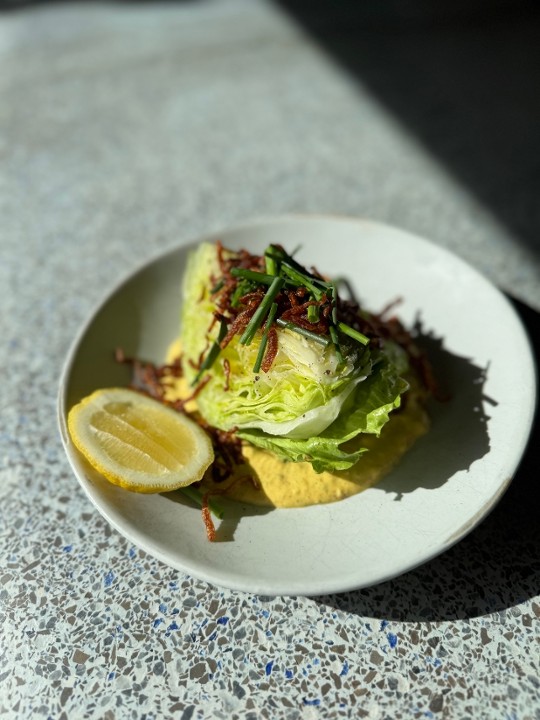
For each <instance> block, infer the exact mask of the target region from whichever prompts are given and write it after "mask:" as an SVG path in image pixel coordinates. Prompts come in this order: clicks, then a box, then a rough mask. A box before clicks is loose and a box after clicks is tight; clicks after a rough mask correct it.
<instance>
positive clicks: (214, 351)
mask: <svg viewBox="0 0 540 720" xmlns="http://www.w3.org/2000/svg"><path fill="white" fill-rule="evenodd" d="M226 334H227V321H226V320H221V322H220V326H219V332H218V336H217V339H216V340H214V343H213V345H212V347H211V348H210V350H209V351H208V354H207V356H206V357H205V358H204V360H203V362H202V364H201V367H200V368H199V372H198V373H197V374H196V375H195V379H194V380H193V382H192V383H191V386H192V387H193V385H196V384H197V383H198V382H199V380H200V379H201V375H202V374H203V372H204V371H205V370H209V369H210V368H211V367H212V365H213V364H214V363H215V361H216V358H217V356H218V355H219V353H220V352H221V346H220V343H221V341H222V340H223V338H224V337H225V335H226Z"/></svg>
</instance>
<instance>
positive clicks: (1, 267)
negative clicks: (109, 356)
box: [0, 0, 540, 720]
mask: <svg viewBox="0 0 540 720" xmlns="http://www.w3.org/2000/svg"><path fill="white" fill-rule="evenodd" d="M496 4H497V3H496ZM3 5H4V7H3V11H2V12H1V14H0V82H1V84H2V88H1V98H0V253H1V256H0V259H1V262H0V294H1V318H2V320H1V323H2V324H1V329H2V340H1V346H0V352H1V360H0V362H1V367H2V376H3V381H2V387H1V391H0V392H1V414H2V420H1V426H0V480H1V482H0V496H1V504H0V533H1V543H0V557H1V560H0V563H1V567H0V576H1V590H0V593H1V594H0V602H1V605H0V609H1V617H2V637H1V640H0V652H1V655H2V661H1V664H0V712H1V713H2V717H6V718H55V719H56V718H58V719H60V718H106V719H107V720H112V719H113V718H118V719H123V718H141V719H142V718H145V719H146V720H150V719H151V718H152V719H153V720H155V719H156V718H170V717H174V718H181V719H182V720H189V719H190V718H192V719H195V718H238V719H242V720H244V719H245V720H255V719H256V718H287V720H296V719H300V718H301V719H308V718H309V719H310V720H311V719H314V718H338V717H340V718H341V717H368V718H372V719H376V718H393V719H395V718H438V717H441V718H443V717H444V718H459V719H460V720H463V719H464V718H505V720H506V719H510V718H511V719H512V720H532V718H540V683H539V669H540V663H539V643H538V640H539V632H538V620H539V618H540V599H539V597H538V593H539V585H540V564H539V559H538V548H539V540H540V537H539V523H538V498H539V491H538V484H537V477H538V466H537V460H538V455H537V454H536V457H535V454H534V450H533V449H530V450H529V451H528V453H527V455H526V457H525V459H524V461H523V463H522V465H521V468H520V470H519V472H518V473H517V475H516V477H515V480H514V482H513V484H512V486H511V488H510V490H509V491H508V492H507V494H506V495H505V497H504V498H503V500H502V501H501V502H500V504H499V505H498V507H497V508H496V509H495V511H494V512H493V513H492V514H491V516H490V517H489V518H488V519H487V520H486V521H485V522H484V523H483V524H482V525H481V526H480V527H479V528H478V529H476V530H475V531H474V532H473V533H472V534H471V535H469V536H468V537H467V538H466V539H465V540H464V541H462V542H461V543H460V544H459V545H457V546H456V547H454V548H453V549H452V550H451V551H449V552H447V553H446V554H445V555H443V556H442V557H439V558H438V559H436V560H433V561H432V562H430V563H429V564H427V565H425V566H423V567H420V568H419V569H417V570H415V571H413V572H410V573H408V574H406V575H404V576H402V577H400V578H397V579H395V580H393V581H390V582H387V583H385V584H383V585H380V586H377V587H373V588H368V589H365V590H362V591H358V592H350V593H346V594H342V595H335V596H327V597H316V598H309V599H308V598H303V597H292V598H291V597H287V598H285V597H277V598H271V597H259V596H251V595H247V594H242V593H238V592H231V591H225V590H222V589H219V588H216V587H212V586H209V585H208V584H206V583H204V582H202V581H198V580H196V579H193V578H191V577H188V576H186V575H183V574H181V573H179V572H178V571H175V570H172V569H170V568H168V567H167V566H165V565H162V564H161V563H160V562H158V561H157V560H155V559H153V558H152V557H150V556H148V555H146V554H144V553H142V552H141V551H139V550H137V549H136V548H135V547H133V546H132V545H131V544H130V543H129V542H127V541H126V540H124V539H123V537H121V536H120V535H119V534H117V533H116V532H115V531H114V530H112V529H111V528H110V527H109V525H108V524H107V522H106V521H105V520H104V519H103V518H102V517H101V516H100V515H99V514H98V512H97V511H96V510H95V509H94V508H93V506H92V505H91V504H90V502H89V501H88V499H87V498H86V496H85V495H84V494H83V492H82V490H81V489H80V488H79V486H78V484H77V482H76V480H75V477H74V475H73V473H72V471H71V469H70V467H69V465H68V462H67V460H66V458H65V456H64V454H63V450H62V447H61V444H60V439H59V434H58V431H57V427H56V417H55V403H56V393H57V385H58V378H59V375H60V371H61V367H62V363H63V360H64V357H65V355H66V353H67V350H68V347H69V345H70V343H71V342H72V340H73V338H74V336H75V334H76V332H77V330H78V328H79V326H80V325H81V323H82V322H83V321H84V320H85V319H86V318H87V316H88V315H89V313H90V312H91V309H92V308H93V307H94V305H95V304H96V303H97V302H98V301H99V300H100V299H101V298H102V296H103V293H104V292H105V291H106V290H108V289H109V288H112V287H113V285H114V284H115V283H116V282H117V280H118V279H119V278H120V277H122V276H124V275H125V274H126V273H127V272H128V271H130V270H131V269H133V268H134V267H136V266H138V265H139V264H140V263H141V262H143V261H144V260H146V259H147V258H150V257H153V256H155V255H156V254H157V253H158V252H160V251H162V250H165V249H167V248H170V247H172V246H174V245H176V244H178V243H181V242H185V241H187V240H188V239H191V238H193V237H196V236H197V235H199V234H203V233H207V232H210V231H214V230H216V229H219V228H223V227H226V226H229V225H231V224H234V223H236V222H238V221H243V220H246V219H248V218H251V217H254V216H258V215H269V214H277V213H282V212H290V211H300V212H317V213H321V212H322V213H335V214H346V215H352V216H368V217H372V218H375V219H377V220H382V221H384V222H387V223H390V224H394V225H398V226H401V227H404V228H406V229H408V230H410V231H413V232H416V233H417V234H420V235H424V236H427V237H429V238H430V239H432V240H433V241H435V242H437V243H439V244H440V245H442V246H445V247H448V248H450V249H452V250H453V251H454V252H456V253H457V254H459V255H461V256H462V257H464V258H465V259H466V260H467V261H468V262H470V263H471V264H472V265H474V266H475V267H477V268H478V269H479V270H480V271H481V272H483V273H484V274H485V275H487V276H488V277H489V278H490V279H491V280H492V281H493V282H494V283H495V284H497V285H498V286H499V287H500V288H501V289H502V290H504V291H506V292H508V293H510V294H511V295H512V296H513V297H514V298H517V307H518V310H519V311H520V313H521V314H522V317H523V318H524V321H525V322H526V325H527V327H528V329H529V332H530V333H531V335H532V337H533V340H534V341H535V342H538V313H537V310H538V309H539V308H540V284H539V277H540V273H539V263H538V254H537V245H536V244H535V243H536V238H538V236H539V234H540V218H539V215H538V203H537V198H538V190H539V186H538V171H537V168H536V171H535V163H536V162H537V158H538V156H539V148H538V133H537V132H536V133H531V132H530V128H531V126H532V125H531V123H532V124H534V123H533V121H534V122H535V123H536V127H538V102H537V99H535V97H536V98H537V95H538V94H537V93H536V96H534V95H532V94H531V95H530V96H529V95H528V93H527V91H528V87H527V85H526V80H525V79H523V77H522V76H521V75H520V74H519V73H518V72H517V69H518V66H519V63H520V62H521V61H523V60H524V59H525V56H526V55H527V53H529V54H528V60H527V62H528V70H529V76H530V77H531V78H532V77H537V75H536V76H535V74H534V72H533V69H534V67H532V68H531V65H533V66H534V64H535V63H537V61H538V48H537V44H536V46H535V45H534V44H533V43H531V41H530V38H531V37H532V34H531V33H532V30H533V29H534V28H535V27H537V26H536V25H535V22H536V19H537V16H530V17H527V18H525V19H524V20H520V18H519V17H514V18H513V19H512V22H506V21H501V22H500V23H499V24H497V23H491V22H489V23H487V24H488V25H489V27H488V28H487V29H485V28H484V25H483V24H482V22H478V18H477V19H476V22H472V23H468V22H466V20H467V19H466V18H465V22H464V24H463V26H462V25H461V24H460V21H459V18H458V19H457V20H456V18H455V17H451V18H446V21H447V22H446V21H445V22H443V23H442V24H435V26H434V27H431V25H430V22H431V21H432V20H433V19H431V20H430V19H429V18H428V19H427V21H426V22H424V21H423V20H422V19H421V18H419V16H415V15H414V13H413V15H412V16H407V17H405V18H404V19H403V23H400V22H399V18H397V19H396V18H392V17H391V15H390V11H391V6H390V5H388V8H387V9H388V14H385V12H383V11H381V10H380V7H381V6H377V7H379V11H378V12H379V15H377V11H375V10H374V6H373V5H370V4H369V3H368V7H369V8H371V10H372V14H371V15H370V13H369V12H368V13H367V15H366V16H365V17H364V18H363V19H362V18H360V21H359V23H360V24H359V25H357V26H355V27H356V29H357V30H358V29H359V32H360V36H359V37H360V41H357V36H356V35H354V33H353V32H352V30H351V27H352V26H351V25H350V24H349V25H347V22H346V20H344V21H343V22H344V24H341V25H340V24H339V23H337V22H336V24H335V34H334V36H333V38H334V41H335V42H334V46H335V47H337V48H338V51H337V53H334V52H333V51H332V47H331V44H329V45H326V46H325V43H324V37H323V35H324V32H323V31H324V30H325V27H326V29H327V27H328V26H327V24H325V22H324V18H321V17H316V16H315V17H311V18H310V21H312V22H311V24H310V23H307V24H304V23H303V22H302V18H301V17H300V15H299V13H300V11H301V9H302V8H301V6H298V4H296V5H297V6H295V7H294V8H293V9H292V10H291V11H290V8H289V9H288V8H287V7H286V5H287V4H286V3H285V4H282V5H277V4H272V3H270V2H268V3H264V2H258V1H254V0H243V1H242V0H213V1H209V0H201V1H199V2H195V1H194V2H185V3H182V2H179V3H164V4H160V3H148V4H145V3H133V4H131V3H114V4H112V3H111V4H107V3H104V4H101V3H96V4H94V3H84V4H70V3H61V4H50V5H49V4H41V3H37V4H35V5H34V4H31V3H30V4H25V3H11V4H10V3H7V4H3ZM459 5H460V4H459V3H458V7H459ZM480 5H481V3H480ZM497 5H501V6H503V9H504V6H505V3H498V4H497ZM518 5H520V4H518ZM383 6H384V7H386V6H385V5H384V4H383ZM299 8H300V9H299ZM419 8H421V4H419ZM461 20H463V18H461ZM362 22H364V23H367V24H365V25H364V26H363V25H362ZM330 25H331V23H330ZM363 27H364V30H362V28H363ZM366 27H367V30H366V29H365V28H366ZM347 28H348V29H347ZM330 29H332V28H330ZM513 32H514V33H515V36H514V35H512V33H513ZM327 37H330V36H327ZM374 38H375V39H374ZM479 39H480V40H482V43H481V46H482V53H487V57H488V60H486V63H485V64H482V62H479V63H476V62H475V60H478V59H479V58H480V57H481V56H480V51H479V50H478V47H479V46H478V44H477V41H478V40H479ZM355 43H356V44H355ZM354 47H356V48H357V50H358V53H357V55H356V56H355V55H354V53H352V52H351V49H352V48H354ZM454 47H459V52H458V53H456V54H455V55H452V48H454ZM535 47H536V49H535ZM494 48H497V52H496V53H494V52H493V49H494ZM392 49H393V50H394V51H395V54H394V55H392V52H391V50H392ZM343 50H348V53H343V54H342V55H341V56H340V52H341V51H343ZM422 53H424V55H422ZM490 53H491V54H490ZM345 56H347V58H348V60H346V59H345ZM383 56H385V57H386V59H385V60H384V59H383ZM389 56H392V57H393V58H394V59H395V62H394V63H392V62H390V61H389V60H388V57H389ZM355 57H356V59H358V57H361V58H363V61H365V63H366V65H365V70H366V74H365V76H362V73H361V72H357V71H358V70H359V66H358V64H356V65H355V62H354V58H355ZM422 57H424V60H423V61H421V58H422ZM449 57H454V58H460V60H459V62H461V63H462V65H461V66H457V65H456V64H452V63H449V62H448V58H449ZM482 57H484V55H482ZM351 58H352V59H353V61H351ZM494 58H498V60H494ZM491 62H493V63H495V64H494V65H493V67H491V69H490V66H489V63H491ZM497 62H498V63H500V67H499V65H497ZM458 65H459V63H458ZM503 66H504V69H505V71H508V72H509V73H514V77H506V76H505V73H504V72H499V70H500V68H501V67H503ZM452 68H453V69H454V70H455V72H456V75H454V79H455V78H456V77H460V83H459V84H458V85H455V84H454V85H452V83H451V82H449V81H448V80H449V76H448V73H449V72H451V70H452ZM467 68H468V71H467ZM409 71H410V74H408V73H409ZM400 72H401V73H403V77H402V78H401V79H400V76H399V74H397V75H396V73H400ZM441 73H443V75H444V73H446V75H445V76H444V78H441ZM411 76H414V77H417V78H418V82H417V83H415V82H412V81H411ZM366 78H367V79H366ZM441 80H444V82H442V81H441ZM476 81H478V87H477V88H476V89H475V82H476ZM407 83H408V85H407ZM490 83H491V84H490ZM457 87H459V90H457V89H456V88H457ZM482 89H483V90H482ZM503 92H504V93H505V94H504V97H502V95H501V93H503ZM411 93H412V95H411ZM497 93H499V95H497ZM407 97H413V99H414V108H413V110H414V111H411V112H409V113H407V112H406V110H407V109H410V105H407V102H406V99H407ZM510 101H511V102H512V103H513V104H511V105H510V106H509V105H508V103H509V102H510ZM465 106H466V108H467V111H466V112H465V111H464V110H463V108H464V107H465ZM401 111H403V112H401ZM486 113H487V114H489V115H490V117H491V118H492V120H493V122H491V123H488V122H486V123H484V124H483V120H484V119H485V117H486ZM535 113H536V114H535ZM471 128H472V130H471ZM494 128H495V130H494ZM509 138H510V140H511V141H510V140H509ZM473 141H478V142H473ZM534 143H536V145H535V144H534ZM494 150H497V153H494V152H493V151H494ZM535 157H536V160H534V158H535ZM494 158H495V159H494ZM516 158H517V159H518V162H516V161H515V160H516ZM513 159H514V161H513ZM488 160H489V161H488Z"/></svg>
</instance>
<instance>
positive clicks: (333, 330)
mask: <svg viewBox="0 0 540 720" xmlns="http://www.w3.org/2000/svg"><path fill="white" fill-rule="evenodd" d="M330 337H331V338H332V342H333V343H334V347H335V349H336V355H337V357H338V361H339V362H340V363H342V362H343V354H342V352H341V347H340V345H339V338H338V334H337V330H336V328H335V327H334V326H333V325H330Z"/></svg>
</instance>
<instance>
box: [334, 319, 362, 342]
mask: <svg viewBox="0 0 540 720" xmlns="http://www.w3.org/2000/svg"><path fill="white" fill-rule="evenodd" d="M337 326H338V330H340V332H342V333H343V334H344V335H348V336H349V337H351V338H353V340H356V341H357V342H359V343H360V344H361V345H367V344H368V343H369V338H368V337H367V336H366V335H363V334H362V333H361V332H358V330H355V329H354V328H352V327H350V326H349V325H345V323H343V322H339V323H338V325H337Z"/></svg>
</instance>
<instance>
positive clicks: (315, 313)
mask: <svg viewBox="0 0 540 720" xmlns="http://www.w3.org/2000/svg"><path fill="white" fill-rule="evenodd" d="M319 309H320V308H319V306H318V305H310V306H309V307H308V309H307V319H308V320H309V322H310V323H316V322H319V318H320V313H319Z"/></svg>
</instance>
